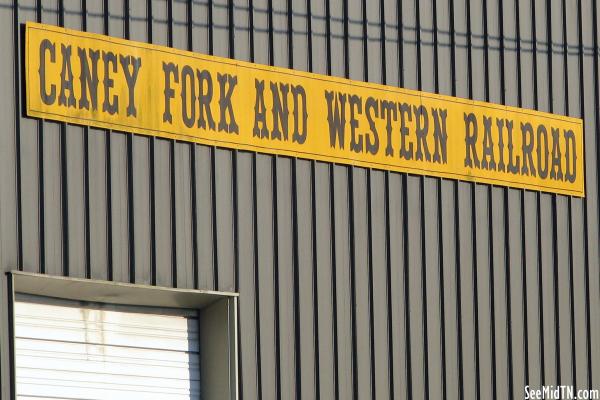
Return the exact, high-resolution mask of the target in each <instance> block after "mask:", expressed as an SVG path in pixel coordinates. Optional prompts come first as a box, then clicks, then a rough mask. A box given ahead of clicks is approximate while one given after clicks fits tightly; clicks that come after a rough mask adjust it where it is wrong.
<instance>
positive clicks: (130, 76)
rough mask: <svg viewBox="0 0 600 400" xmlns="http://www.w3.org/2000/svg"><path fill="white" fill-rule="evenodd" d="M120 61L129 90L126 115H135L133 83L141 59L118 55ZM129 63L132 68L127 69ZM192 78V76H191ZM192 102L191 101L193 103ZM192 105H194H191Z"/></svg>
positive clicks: (135, 80) (135, 79)
mask: <svg viewBox="0 0 600 400" xmlns="http://www.w3.org/2000/svg"><path fill="white" fill-rule="evenodd" d="M119 60H120V61H121V67H123V72H124V73H125V81H126V82H127V89H128V91H129V102H128V103H127V116H128V117H129V116H133V117H136V116H137V110H136V109H135V84H136V82H137V77H138V73H139V72H140V67H141V66H142V59H141V58H139V57H137V58H136V57H133V56H122V55H120V56H119ZM129 64H131V68H132V70H131V71H130V70H129ZM192 79H193V76H192ZM193 103H194V102H192V104H193ZM192 107H194V106H192Z"/></svg>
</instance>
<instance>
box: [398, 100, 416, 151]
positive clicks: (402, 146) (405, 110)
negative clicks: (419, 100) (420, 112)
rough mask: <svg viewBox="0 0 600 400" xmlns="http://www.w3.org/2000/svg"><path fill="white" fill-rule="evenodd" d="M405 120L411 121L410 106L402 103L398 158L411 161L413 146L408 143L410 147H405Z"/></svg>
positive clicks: (406, 133)
mask: <svg viewBox="0 0 600 400" xmlns="http://www.w3.org/2000/svg"><path fill="white" fill-rule="evenodd" d="M405 116H406V117H405ZM407 119H408V121H409V122H410V121H412V113H411V111H410V104H407V103H402V104H400V158H404V159H405V160H411V159H412V157H413V144H412V143H409V145H410V146H408V148H407V147H406V137H407V136H408V127H407V126H406V120H407Z"/></svg>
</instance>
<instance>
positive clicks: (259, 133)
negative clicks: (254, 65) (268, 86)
mask: <svg viewBox="0 0 600 400" xmlns="http://www.w3.org/2000/svg"><path fill="white" fill-rule="evenodd" d="M254 87H255V89H256V95H255V101H254V129H253V130H252V135H253V136H256V137H260V138H268V137H269V128H267V107H266V106H265V81H259V80H258V79H255V80H254ZM258 124H262V127H259V126H258Z"/></svg>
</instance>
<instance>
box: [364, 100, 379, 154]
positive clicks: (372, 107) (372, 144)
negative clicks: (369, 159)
mask: <svg viewBox="0 0 600 400" xmlns="http://www.w3.org/2000/svg"><path fill="white" fill-rule="evenodd" d="M373 113H374V114H375V118H379V102H378V101H377V100H375V99H374V98H373V97H368V98H367V102H366V103H365V114H367V122H368V123H369V129H370V130H371V134H370V135H369V134H365V138H366V142H367V143H366V146H367V151H368V152H369V153H371V154H377V152H378V151H379V133H378V132H377V127H376V126H375V121H374V120H373ZM371 137H373V141H371Z"/></svg>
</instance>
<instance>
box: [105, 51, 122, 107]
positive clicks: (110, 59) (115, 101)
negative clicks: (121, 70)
mask: <svg viewBox="0 0 600 400" xmlns="http://www.w3.org/2000/svg"><path fill="white" fill-rule="evenodd" d="M102 61H103V62H104V103H103V104H102V111H103V112H108V113H109V114H110V115H113V114H115V113H118V112H119V98H118V97H117V95H114V96H113V97H112V101H111V98H110V89H111V88H112V87H113V86H114V84H115V82H114V80H112V79H111V78H110V71H111V68H110V64H112V72H117V57H116V56H115V54H114V53H113V52H110V51H109V52H104V51H103V52H102Z"/></svg>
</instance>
